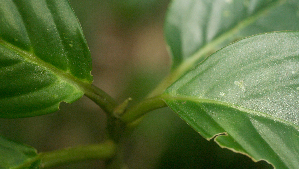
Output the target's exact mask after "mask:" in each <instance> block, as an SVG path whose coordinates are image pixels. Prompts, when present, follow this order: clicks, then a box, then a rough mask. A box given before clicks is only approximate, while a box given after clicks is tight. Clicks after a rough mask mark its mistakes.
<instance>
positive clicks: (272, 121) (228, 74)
mask: <svg viewBox="0 0 299 169" xmlns="http://www.w3.org/2000/svg"><path fill="white" fill-rule="evenodd" d="M163 98H164V100H165V101H166V103H167V104H168V106H169V107H170V108H171V109H173V110H174V111H175V112H176V113H177V114H179V116H180V117H181V118H182V119H184V120H185V121H186V122H187V123H188V124H189V125H191V126H192V127H193V128H194V129H195V130H196V131H197V132H199V133H200V134H201V135H202V136H203V137H205V138H207V139H212V138H214V137H216V139H215V141H216V142H218V143H219V145H220V146H222V147H227V148H229V149H232V150H233V151H237V152H240V153H244V154H247V155H249V156H251V157H252V158H253V159H255V160H266V161H268V162H269V163H272V164H273V165H274V166H275V167H276V168H280V169H281V168H289V169H290V168H294V169H295V168H298V166H299V160H298V157H299V113H298V109H299V32H277V33H269V34H263V35H258V36H253V37H251V38H247V39H244V40H241V41H239V42H237V43H234V44H232V45H230V46H227V47H226V48H223V49H221V50H219V51H218V52H216V53H215V54H213V55H211V56H210V57H208V58H207V59H206V60H205V61H204V62H202V63H201V64H199V65H198V66H197V67H196V68H195V69H193V70H191V71H190V72H188V73H187V74H186V75H184V76H183V77H182V78H180V79H179V80H178V81H177V82H175V83H174V84H173V85H172V86H170V87H169V88H168V89H167V90H166V91H165V93H164V95H163Z"/></svg>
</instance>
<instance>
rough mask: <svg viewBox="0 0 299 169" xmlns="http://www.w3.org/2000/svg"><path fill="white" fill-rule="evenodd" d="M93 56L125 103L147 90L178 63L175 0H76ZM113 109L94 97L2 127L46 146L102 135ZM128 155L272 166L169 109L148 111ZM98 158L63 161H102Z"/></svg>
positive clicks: (148, 161) (89, 164) (154, 163)
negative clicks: (166, 25)
mask: <svg viewBox="0 0 299 169" xmlns="http://www.w3.org/2000/svg"><path fill="white" fill-rule="evenodd" d="M70 3H71V6H72V7H73V9H74V11H75V13H76V15H77V16H78V19H79V21H80V23H81V25H82V28H83V32H84V34H85V36H86V39H87V42H88V45H89V48H90V51H91V55H92V58H93V71H92V74H93V75H94V84H95V85H96V86H98V87H100V88H101V89H103V90H104V91H106V92H107V93H109V94H110V95H111V96H112V97H113V98H115V99H116V100H117V101H118V102H119V103H120V102H122V101H124V100H125V99H126V98H128V97H132V98H133V101H132V103H133V104H134V103H136V102H138V101H139V100H140V99H142V97H144V96H146V94H147V93H148V92H150V91H151V90H152V89H153V88H154V87H155V86H156V85H157V84H158V83H159V81H160V80H161V79H163V77H165V76H166V75H167V73H168V72H169V69H170V64H171V60H170V57H169V56H168V54H167V50H166V44H165V42H164V37H163V22H164V18H165V11H166V8H167V5H168V3H169V0H86V1H82V0H70ZM105 123H106V117H105V114H104V113H103V112H102V110H101V109H100V108H99V107H98V106H97V105H95V104H94V103H93V102H92V101H90V100H89V99H88V98H86V97H83V98H81V99H80V100H78V101H76V102H75V103H73V104H64V103H62V104H61V110H60V111H58V112H56V113H53V114H49V115H44V116H39V117H32V118H23V119H0V134H1V135H3V136H5V137H7V138H9V139H12V140H15V141H19V142H23V143H26V144H28V145H31V146H33V147H35V148H36V149H37V150H38V151H39V152H42V151H51V150H55V149H59V148H65V147H70V146H76V145H85V144H93V143H100V142H101V141H103V139H104V135H105V133H104V130H105ZM126 161H127V163H128V166H129V168H132V169H139V168H140V169H152V168H161V169H167V168H169V169H175V168H178V169H181V168H186V169H190V168H199V169H201V168H203V169H204V168H215V169H218V168H219V169H224V168H230V169H231V168H240V169H241V168H242V169H244V168H248V169H249V168H261V169H262V168H272V167H271V166H270V165H268V164H267V163H266V162H259V163H254V162H253V161H252V160H251V159H250V158H248V157H246V156H244V155H241V154H236V153H233V152H231V151H229V150H227V149H222V148H220V147H219V146H218V145H217V144H216V143H215V142H214V141H213V140H211V141H207V140H205V139H203V138H202V137H201V136H200V135H199V134H198V133H197V132H195V131H194V130H193V129H192V128H191V127H189V126H188V125H187V124H186V123H185V122H183V121H182V120H181V119H180V118H179V117H178V116H177V115H176V114H175V113H173V112H172V111H170V110H169V109H167V108H165V109H161V110H157V111H154V112H152V113H149V114H147V115H146V116H145V118H144V119H143V121H142V122H141V123H140V125H139V126H138V127H137V128H136V129H134V130H133V131H132V133H131V134H130V137H129V138H127V139H126ZM102 166H103V162H102V161H99V160H90V161H86V162H80V163H75V164H70V165H66V166H61V167H57V168H59V169H60V168H61V169H65V168H70V169H73V168H78V169H79V168H82V169H83V168H84V169H85V168H90V169H93V168H101V167H102Z"/></svg>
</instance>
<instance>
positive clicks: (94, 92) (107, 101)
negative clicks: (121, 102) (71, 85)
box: [83, 85, 118, 116]
mask: <svg viewBox="0 0 299 169" xmlns="http://www.w3.org/2000/svg"><path fill="white" fill-rule="evenodd" d="M83 89H84V94H85V96H87V97H88V98H90V99H91V100H92V101H94V102H95V103H96V104H97V105H99V106H100V107H101V108H102V109H103V110H104V111H105V112H107V113H108V115H109V116H114V115H113V112H114V109H115V108H116V107H117V105H118V104H117V103H116V101H115V100H114V99H113V98H112V97H111V96H110V95H108V94H107V93H105V92H104V91H103V90H101V89H100V88H98V87H96V86H94V85H90V86H84V88H83Z"/></svg>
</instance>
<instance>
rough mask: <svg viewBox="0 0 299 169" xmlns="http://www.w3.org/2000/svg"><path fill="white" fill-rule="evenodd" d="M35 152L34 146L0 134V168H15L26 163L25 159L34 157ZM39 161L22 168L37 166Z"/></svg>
mask: <svg viewBox="0 0 299 169" xmlns="http://www.w3.org/2000/svg"><path fill="white" fill-rule="evenodd" d="M36 156H37V152H36V150H35V149H34V148H32V147H29V146H26V145H23V144H18V143H15V142H12V141H9V140H7V139H5V138H3V137H1V136H0V168H1V169H7V168H15V167H18V166H21V165H22V164H24V163H26V161H28V160H30V159H32V158H35V157H36ZM38 166H39V161H37V162H34V163H33V164H32V163H31V164H30V166H26V167H25V166H24V167H22V168H26V169H29V168H30V169H34V168H38Z"/></svg>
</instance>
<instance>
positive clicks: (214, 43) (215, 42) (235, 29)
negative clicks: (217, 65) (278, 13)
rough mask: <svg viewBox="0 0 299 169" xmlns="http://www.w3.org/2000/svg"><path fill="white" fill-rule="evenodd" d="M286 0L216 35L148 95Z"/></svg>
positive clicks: (160, 90)
mask: <svg viewBox="0 0 299 169" xmlns="http://www.w3.org/2000/svg"><path fill="white" fill-rule="evenodd" d="M285 2H286V0H280V1H277V2H274V3H273V4H272V5H269V6H268V7H266V8H264V9H263V10H261V11H260V12H257V13H256V14H254V15H252V16H250V17H248V18H247V19H245V20H243V21H242V22H240V23H238V24H237V25H236V26H235V27H233V28H232V29H230V30H228V31H227V32H226V33H224V34H222V35H221V36H219V37H217V38H216V39H214V40H213V41H211V42H210V43H208V44H207V45H205V46H203V47H202V48H200V50H199V51H198V52H196V53H194V54H193V55H192V56H190V57H189V58H188V59H186V60H185V61H184V62H183V63H182V64H180V65H179V66H178V67H177V68H176V69H175V70H173V71H172V72H171V73H170V74H169V75H168V76H167V77H166V78H165V79H164V80H163V81H162V82H161V83H160V85H158V86H157V87H156V88H155V89H154V90H153V91H152V92H151V93H150V94H149V96H148V97H154V96H157V95H159V94H162V93H163V92H164V90H165V89H166V88H167V87H169V86H170V85H171V84H172V83H174V82H175V81H176V80H178V79H179V78H180V77H181V76H182V75H184V74H185V73H186V72H187V71H189V70H190V69H191V68H192V67H194V66H195V64H197V63H199V62H201V61H203V60H204V59H205V58H206V57H207V56H208V54H209V53H212V52H213V51H214V50H215V48H216V47H217V46H218V45H220V44H221V43H223V42H224V41H226V40H228V39H229V38H232V37H233V36H234V35H236V34H237V33H238V32H239V31H240V30H242V29H244V28H245V27H247V26H248V25H250V24H252V23H253V22H255V21H256V20H257V19H259V18H260V17H262V16H265V15H266V14H267V13H268V12H270V11H271V10H272V9H273V8H275V7H277V6H279V5H282V4H283V3H285Z"/></svg>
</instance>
